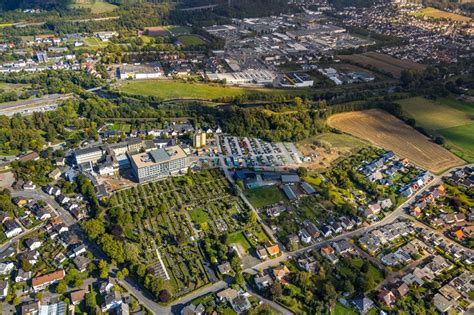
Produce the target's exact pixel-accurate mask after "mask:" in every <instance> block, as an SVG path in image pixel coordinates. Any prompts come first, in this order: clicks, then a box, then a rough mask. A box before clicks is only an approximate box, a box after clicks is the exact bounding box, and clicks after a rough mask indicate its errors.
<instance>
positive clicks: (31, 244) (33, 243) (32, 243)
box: [25, 238, 43, 250]
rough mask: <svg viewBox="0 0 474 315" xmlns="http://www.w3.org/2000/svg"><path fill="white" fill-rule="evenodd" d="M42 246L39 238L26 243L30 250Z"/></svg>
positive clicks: (30, 239)
mask: <svg viewBox="0 0 474 315" xmlns="http://www.w3.org/2000/svg"><path fill="white" fill-rule="evenodd" d="M41 244H43V243H42V242H41V241H40V240H38V239H37V238H29V239H27V240H26V241H25V245H26V247H28V248H29V249H30V250H35V249H38V248H40V247H41Z"/></svg>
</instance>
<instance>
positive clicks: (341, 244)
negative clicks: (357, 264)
mask: <svg viewBox="0 0 474 315" xmlns="http://www.w3.org/2000/svg"><path fill="white" fill-rule="evenodd" d="M332 246H333V247H334V249H335V250H336V252H337V253H338V254H339V255H341V254H345V253H348V252H350V251H351V250H352V245H351V244H350V243H349V242H348V241H347V240H340V241H338V242H334V243H332Z"/></svg>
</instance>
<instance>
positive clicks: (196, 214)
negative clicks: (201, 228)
mask: <svg viewBox="0 0 474 315" xmlns="http://www.w3.org/2000/svg"><path fill="white" fill-rule="evenodd" d="M189 215H190V216H191V219H192V220H193V221H194V223H197V224H203V223H206V222H207V221H209V216H208V215H207V213H206V212H205V211H204V209H202V208H196V209H193V210H191V211H189Z"/></svg>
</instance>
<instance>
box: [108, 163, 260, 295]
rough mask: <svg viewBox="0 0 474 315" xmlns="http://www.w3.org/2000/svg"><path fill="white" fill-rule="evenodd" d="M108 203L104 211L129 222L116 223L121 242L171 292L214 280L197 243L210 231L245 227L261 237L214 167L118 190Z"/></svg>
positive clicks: (180, 292)
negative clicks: (120, 230)
mask: <svg viewBox="0 0 474 315" xmlns="http://www.w3.org/2000/svg"><path fill="white" fill-rule="evenodd" d="M110 204H111V206H112V208H111V209H109V212H108V214H109V215H110V216H111V217H114V216H115V217H116V218H117V221H118V222H121V221H123V220H124V219H123V218H121V216H124V217H129V219H128V220H129V222H130V223H129V224H120V225H121V226H122V228H124V235H125V237H126V241H127V242H132V243H134V245H135V246H137V247H138V248H139V252H140V260H141V261H140V263H141V264H143V265H145V266H146V268H147V270H148V271H151V272H152V273H153V274H154V275H155V276H156V277H160V278H162V279H165V280H169V283H170V286H171V290H172V293H173V295H174V296H180V295H183V294H186V293H188V292H190V291H193V290H195V289H197V288H199V287H201V286H203V285H205V284H207V283H209V282H213V281H215V280H216V275H215V274H214V272H213V271H212V270H211V269H210V267H209V264H208V262H207V257H205V254H204V252H203V251H202V248H201V242H200V241H201V240H204V239H206V238H207V237H208V236H209V235H211V234H212V235H222V234H229V235H232V234H234V233H241V232H242V231H244V230H246V231H250V233H251V234H252V235H257V236H259V237H258V240H260V239H262V241H264V240H265V237H261V234H262V232H261V227H260V226H257V225H252V224H248V223H247V220H246V218H247V215H248V212H249V211H250V210H249V209H248V208H247V207H246V205H245V204H244V203H243V201H242V200H241V199H240V198H238V197H235V196H234V195H232V194H231V187H230V184H229V182H228V181H227V180H226V178H225V177H224V176H223V174H222V173H221V172H220V171H218V170H209V171H203V172H199V173H195V174H190V175H187V176H182V177H173V178H170V179H166V180H163V181H159V182H151V183H147V184H144V185H139V186H137V187H134V188H131V189H128V190H123V191H119V192H117V193H115V194H114V195H113V196H112V197H111V200H110ZM112 221H113V220H112ZM123 225H125V226H123ZM249 239H250V240H252V238H251V237H249ZM255 245H257V244H253V243H252V246H255Z"/></svg>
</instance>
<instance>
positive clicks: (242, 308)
mask: <svg viewBox="0 0 474 315" xmlns="http://www.w3.org/2000/svg"><path fill="white" fill-rule="evenodd" d="M230 305H231V306H232V308H233V309H234V311H235V312H236V313H237V314H245V313H246V312H247V311H248V310H250V309H251V308H252V304H250V301H249V299H248V297H247V294H239V296H237V297H236V298H235V299H233V300H231V301H230Z"/></svg>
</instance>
